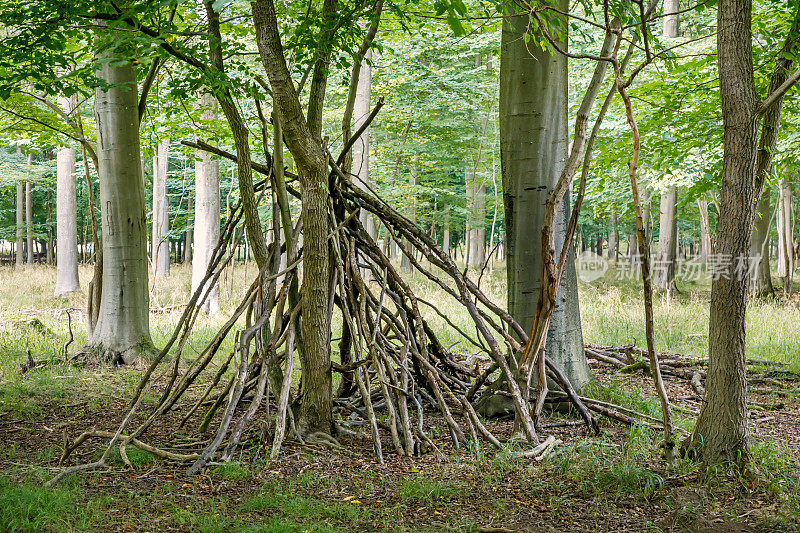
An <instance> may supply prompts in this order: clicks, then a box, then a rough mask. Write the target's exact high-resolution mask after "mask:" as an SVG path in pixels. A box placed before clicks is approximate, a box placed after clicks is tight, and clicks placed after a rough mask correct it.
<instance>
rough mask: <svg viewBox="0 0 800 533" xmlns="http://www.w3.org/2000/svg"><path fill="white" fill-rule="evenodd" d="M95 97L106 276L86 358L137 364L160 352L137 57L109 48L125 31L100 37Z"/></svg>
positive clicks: (126, 50)
mask: <svg viewBox="0 0 800 533" xmlns="http://www.w3.org/2000/svg"><path fill="white" fill-rule="evenodd" d="M101 36H102V37H101V38H102V40H101V41H100V42H101V43H105V44H106V46H101V52H100V53H98V63H99V64H98V70H97V77H98V78H99V79H100V80H102V81H103V82H105V84H107V85H106V86H105V87H98V88H97V89H96V91H95V119H96V122H97V156H98V162H99V167H98V174H99V177H100V212H101V215H102V216H101V220H102V235H103V238H102V247H103V274H102V292H101V297H100V306H99V310H98V311H99V312H98V318H97V323H96V325H95V327H94V330H93V332H92V335H91V338H90V339H89V342H88V344H87V346H86V348H85V351H86V352H87V353H91V354H95V355H96V356H98V357H100V358H101V359H104V360H108V361H111V362H115V363H125V364H131V363H134V362H136V361H137V360H138V359H139V357H140V356H147V355H148V354H151V353H152V352H153V351H154V347H153V341H152V340H151V338H150V325H149V324H150V322H149V313H150V294H149V288H148V283H147V280H148V266H147V238H146V235H147V217H146V215H145V206H144V181H143V178H142V166H141V155H140V154H141V152H140V146H139V98H138V91H137V83H136V66H135V64H134V62H133V60H134V59H135V54H134V51H133V50H132V49H131V48H130V45H127V46H126V44H125V43H124V41H123V43H122V44H118V45H117V47H116V49H113V48H112V49H109V48H108V47H107V45H108V43H109V42H113V40H114V39H122V38H124V35H123V34H122V33H121V32H118V31H114V30H112V29H109V30H106V31H104V32H102V33H101Z"/></svg>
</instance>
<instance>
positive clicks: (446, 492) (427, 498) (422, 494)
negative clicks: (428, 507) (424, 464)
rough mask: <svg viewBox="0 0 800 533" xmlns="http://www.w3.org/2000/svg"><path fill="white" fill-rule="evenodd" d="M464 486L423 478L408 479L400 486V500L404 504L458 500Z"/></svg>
mask: <svg viewBox="0 0 800 533" xmlns="http://www.w3.org/2000/svg"><path fill="white" fill-rule="evenodd" d="M462 492H463V485H462V484H461V483H456V482H452V481H437V480H431V479H426V478H423V477H412V478H406V479H404V480H403V481H402V483H401V484H400V490H399V494H400V499H401V500H403V501H404V502H415V503H428V504H435V503H442V502H448V501H450V500H454V499H456V498H458V497H459V496H460V495H461V493H462Z"/></svg>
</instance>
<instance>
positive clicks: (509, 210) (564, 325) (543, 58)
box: [500, 0, 590, 388]
mask: <svg viewBox="0 0 800 533" xmlns="http://www.w3.org/2000/svg"><path fill="white" fill-rule="evenodd" d="M558 7H559V8H560V9H562V10H563V11H566V10H567V8H568V6H567V2H566V1H564V0H560V1H559V2H558ZM528 22H529V18H528V15H527V14H524V15H520V14H516V13H512V14H511V16H510V17H507V18H505V19H504V21H503V35H502V44H501V46H502V53H501V55H500V154H501V169H502V181H503V197H504V198H503V199H504V206H505V216H506V257H507V265H508V268H507V277H508V309H509V312H510V313H511V315H512V316H513V317H514V319H515V320H517V322H519V324H520V325H521V326H522V327H523V328H524V329H525V330H530V329H531V326H532V322H533V317H534V315H535V313H536V307H537V302H538V299H539V292H540V290H541V280H542V257H541V250H542V244H541V233H540V232H541V227H542V224H543V219H544V213H545V203H546V201H547V198H548V197H549V195H550V191H551V190H552V189H553V187H554V185H555V183H556V182H557V181H558V178H559V176H560V174H561V171H562V168H563V166H564V161H565V159H566V152H567V59H566V57H565V56H563V55H561V54H559V53H557V52H553V53H549V52H547V51H543V50H542V49H541V47H539V46H528V44H527V39H526V38H525V34H526V32H527V28H528ZM563 45H564V46H563V47H564V48H566V46H565V45H566V43H563ZM569 204H570V202H569V201H568V198H565V201H563V202H562V203H561V207H560V209H559V212H558V216H557V222H556V225H555V249H556V256H558V254H559V253H560V250H561V247H562V246H563V239H564V235H565V232H566V225H567V221H568V217H569V213H570V205H569ZM566 261H567V262H566V270H565V272H564V277H563V280H562V283H561V285H560V287H559V290H558V293H557V297H556V304H555V310H554V311H553V316H552V319H551V322H550V326H549V330H548V335H547V345H546V353H547V355H548V357H550V358H551V359H552V360H553V361H554V362H556V363H557V364H558V365H559V366H561V367H562V368H563V369H564V371H565V373H566V375H567V377H568V378H569V380H570V381H571V382H572V384H573V385H574V386H575V387H576V388H580V387H582V386H583V385H584V384H585V383H586V382H587V381H588V380H589V379H590V374H589V367H588V365H587V363H586V357H585V355H584V351H583V339H582V335H581V326H580V311H579V309H578V291H577V279H576V275H575V265H574V257H573V254H572V253H570V254H569V257H568V258H567V260H566Z"/></svg>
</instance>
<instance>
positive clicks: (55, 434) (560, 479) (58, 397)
mask: <svg viewBox="0 0 800 533" xmlns="http://www.w3.org/2000/svg"><path fill="white" fill-rule="evenodd" d="M252 273H253V271H252V267H251V270H250V273H249V274H250V275H252ZM81 274H82V276H81V279H82V281H84V282H85V281H86V280H88V278H89V277H90V275H89V272H88V270H85V269H84V270H82V271H81ZM502 277H503V272H502V270H500V269H497V270H496V271H495V272H494V275H492V276H489V277H488V278H487V279H485V280H484V283H485V284H486V285H487V286H486V288H487V290H488V292H489V293H490V294H492V296H493V297H494V298H495V299H496V300H498V301H502V290H503V288H502V285H503V283H502ZM53 281H54V271H52V270H50V269H46V268H44V267H33V268H30V269H26V270H24V271H23V272H19V271H16V272H15V271H13V270H12V269H10V268H9V269H6V268H2V269H0V531H3V530H23V531H48V530H50V531H86V530H99V531H265V532H266V531H276V532H277V531H372V530H388V531H487V532H489V531H495V532H505V531H542V532H544V531H708V532H712V531H713V532H723V531H742V532H744V531H800V468H798V466H800V384H798V382H796V381H790V380H783V381H781V382H780V386H771V387H763V386H759V387H758V388H757V389H755V390H752V391H751V394H750V401H751V402H753V405H752V406H751V413H750V416H751V428H752V432H753V445H752V458H753V464H754V466H755V469H754V472H755V474H752V473H751V474H750V475H745V474H742V475H735V474H733V475H724V476H723V475H713V476H709V475H708V474H709V473H708V472H705V471H702V470H700V468H699V467H698V466H697V465H696V464H693V463H691V462H689V461H687V460H679V462H678V464H677V465H675V466H674V468H671V469H669V470H668V469H666V468H665V466H664V464H663V461H662V460H661V458H660V452H659V448H658V445H659V441H660V435H659V434H658V433H657V432H654V431H653V430H650V429H648V428H646V427H644V426H634V427H628V426H624V425H622V424H620V423H617V422H611V421H609V420H607V419H603V420H601V425H602V429H603V431H602V434H601V435H600V436H597V437H596V436H589V435H587V434H586V431H585V429H583V428H582V427H577V428H576V427H572V428H555V429H553V430H550V431H551V433H552V434H553V435H555V436H556V437H558V438H559V439H561V440H562V441H563V444H561V445H559V446H558V448H557V453H555V454H554V455H553V456H551V457H549V458H547V459H545V460H544V461H541V462H534V461H532V460H530V459H513V458H511V457H510V456H509V454H508V453H499V454H496V453H494V451H493V450H489V449H487V448H486V447H484V448H483V451H476V450H472V449H470V450H463V449H462V450H454V449H452V446H451V443H450V441H449V439H448V438H447V435H446V429H445V426H444V424H442V423H441V421H440V420H437V419H436V418H435V417H432V416H430V417H427V418H426V431H427V432H428V433H429V434H430V435H431V436H432V438H433V440H434V441H435V442H436V443H437V445H439V446H440V447H441V449H442V451H443V452H444V455H443V456H441V457H437V456H435V455H433V454H431V455H428V456H425V457H423V458H414V459H409V458H401V457H398V456H396V455H394V454H392V453H389V452H388V450H390V449H391V443H389V442H385V443H384V450H387V451H386V463H385V464H384V465H379V464H377V463H376V461H375V457H374V454H373V451H372V445H371V441H370V439H369V436H368V435H367V434H366V432H363V433H360V434H358V435H356V436H350V437H343V438H342V440H341V442H342V444H343V445H344V448H343V449H341V450H332V449H329V448H320V447H317V446H312V445H301V444H299V443H297V442H292V441H287V442H286V443H285V445H284V449H283V452H282V456H281V458H280V459H279V460H277V461H273V462H270V461H268V460H267V459H266V458H265V455H268V445H269V439H268V438H267V439H262V438H261V435H262V433H263V432H264V431H265V428H264V427H263V426H259V425H258V424H255V425H254V426H255V427H254V428H253V431H252V432H251V434H250V436H249V438H248V439H247V441H246V445H245V446H244V447H243V449H242V451H241V452H239V453H237V455H236V456H235V460H234V461H232V462H230V463H227V464H224V465H216V466H211V467H209V468H208V469H207V470H206V471H205V472H204V473H203V474H202V475H199V476H188V475H187V474H186V466H185V465H183V464H178V463H171V462H165V461H161V460H158V459H156V458H155V457H153V456H151V455H149V454H147V453H145V452H141V451H139V450H136V449H134V448H129V449H128V455H129V457H130V460H131V462H132V464H133V468H132V469H126V468H125V467H124V466H123V464H122V461H121V459H120V457H119V454H118V453H116V452H115V455H112V461H111V467H110V468H108V469H106V470H103V471H101V472H93V473H85V474H79V475H74V476H71V477H69V478H67V479H66V480H64V481H63V482H62V483H60V484H59V485H58V486H56V487H55V488H49V489H47V488H44V487H43V486H42V483H43V482H44V481H46V480H48V479H50V478H51V477H52V476H53V475H54V473H55V472H56V471H57V463H58V460H59V457H60V456H61V454H62V452H63V450H64V443H65V442H66V441H68V440H71V439H74V438H75V437H76V436H77V435H78V434H80V433H81V432H82V431H84V430H87V429H91V428H97V429H104V430H114V429H115V428H116V427H117V425H118V423H119V421H120V419H121V417H122V415H123V414H124V412H125V410H126V404H127V402H128V400H129V398H130V396H131V394H132V391H133V389H134V388H135V387H136V385H137V384H138V381H139V378H140V377H141V374H142V372H143V369H142V368H140V367H134V368H114V367H91V368H83V369H78V368H72V367H66V366H63V365H48V366H45V367H43V368H37V369H34V370H31V371H28V372H26V373H24V374H23V373H21V372H20V365H21V364H23V363H24V362H25V361H26V360H27V351H28V350H30V351H31V353H32V356H33V357H34V358H35V359H36V360H41V359H46V358H49V357H58V356H59V355H60V353H61V351H62V349H63V345H64V343H65V341H66V340H67V338H68V336H69V335H68V330H67V320H66V311H67V310H68V309H76V310H75V311H70V314H71V316H72V317H73V325H74V334H75V341H74V342H73V345H72V346H71V347H70V350H74V349H77V348H78V347H79V346H81V343H82V342H84V341H85V328H84V327H83V324H82V319H81V318H79V316H80V312H79V311H78V310H77V309H80V308H82V307H83V298H84V297H83V296H82V295H80V294H76V295H74V296H71V297H69V298H62V299H53V298H52V296H51V294H52V287H53ZM413 281H414V283H416V288H417V290H419V291H420V292H422V293H425V292H426V291H427V294H426V299H428V300H429V301H434V302H435V303H436V304H437V307H439V308H440V310H442V311H443V312H445V313H448V314H449V315H450V317H451V319H452V318H453V317H456V315H457V313H458V310H457V308H456V307H455V305H454V304H451V303H449V302H447V301H445V299H444V298H443V297H441V295H439V296H438V298H439V299H438V300H437V293H436V291H435V289H434V288H432V287H428V286H426V284H425V283H424V282H423V281H421V280H413ZM244 282H245V273H244V268H243V267H241V266H240V267H238V269H237V272H236V273H235V274H233V275H231V276H230V277H228V278H226V283H232V285H230V288H227V287H228V286H226V288H225V289H224V290H223V294H222V299H223V312H222V313H220V315H223V316H224V315H225V310H226V309H229V305H231V302H233V301H234V300H235V298H236V296H237V295H238V294H241V288H242V287H243V286H244ZM188 290H189V269H187V268H183V267H178V268H175V269H174V270H173V274H172V275H171V276H170V277H169V278H168V279H167V280H166V281H165V282H162V283H161V286H159V287H156V288H155V289H154V294H155V298H154V302H153V314H152V317H151V324H152V329H153V336H154V341H155V342H156V345H161V344H163V342H164V340H165V338H166V337H167V336H168V335H169V334H170V333H171V330H172V327H174V324H175V322H176V321H177V316H176V315H177V313H178V312H179V309H178V307H177V306H178V304H180V303H181V301H183V299H185V298H186V297H187V296H186V295H187V294H188ZM636 290H637V289H636V286H635V284H629V283H626V282H619V281H615V280H611V279H609V280H601V281H600V282H594V283H593V284H590V285H583V284H582V285H581V312H582V319H583V329H584V337H585V341H586V342H594V343H602V344H626V343H631V344H637V345H640V346H641V345H643V344H644V343H643V339H644V335H643V331H644V323H643V320H642V317H641V310H640V307H641V304H640V302H639V300H638V296H637V293H636ZM84 294H85V293H84ZM707 308H708V286H707V284H704V283H697V284H692V285H691V286H685V287H682V293H681V294H679V295H677V296H672V298H670V299H666V298H662V299H661V300H660V301H657V302H656V329H657V331H658V332H659V333H658V336H657V339H656V344H657V346H658V348H659V349H660V350H662V351H669V352H680V353H683V354H685V355H690V356H694V357H701V356H703V355H705V354H704V350H706V349H707V340H706V337H705V336H704V335H705V333H706V331H707V330H704V328H707V320H708V319H707ZM221 320H224V318H222V317H217V318H209V319H206V322H204V323H203V324H200V327H199V328H198V330H197V332H196V334H195V336H196V338H194V339H193V340H192V341H191V343H190V347H194V348H195V349H198V348H200V347H201V346H202V344H203V341H204V340H207V339H208V337H209V336H210V335H211V334H213V331H214V328H215V326H216V325H218V324H219V323H220V321H221ZM464 320H465V322H466V320H467V318H466V317H465V319H464ZM748 324H749V326H750V329H749V331H748V356H749V357H753V358H758V359H768V360H776V361H782V362H786V363H788V364H789V366H788V367H787V368H789V369H791V370H792V371H797V370H798V365H800V338H799V337H800V336H798V335H797V324H800V309H798V305H797V302H796V301H789V302H781V301H771V302H765V303H754V304H751V307H750V309H749V312H748ZM437 327H440V328H444V324H442V323H439V324H438V326H437ZM441 334H442V336H443V337H445V338H446V336H447V334H448V333H447V331H445V330H444V329H442V330H441ZM454 342H455V341H454ZM593 371H594V374H595V376H596V380H595V381H594V382H592V383H591V384H590V385H589V386H588V388H587V390H586V391H585V394H586V395H588V396H592V397H595V398H598V399H602V400H606V401H611V402H614V403H617V404H620V405H624V406H626V407H628V408H631V409H634V410H637V411H639V412H643V413H645V414H649V415H653V416H658V415H659V411H658V402H657V401H656V400H655V398H654V392H653V388H652V386H651V385H650V383H649V380H647V379H646V378H644V377H643V376H642V375H629V374H619V373H617V372H614V371H613V370H612V369H611V368H610V367H607V366H604V365H593ZM667 386H668V392H669V395H670V397H671V398H673V399H676V398H679V397H686V396H688V395H690V394H691V389H690V387H689V385H688V383H687V382H685V381H683V380H672V379H670V380H668V381H667ZM154 400H155V398H150V397H148V398H146V402H151V401H154ZM677 403H678V405H679V406H682V408H683V411H678V412H676V416H677V423H678V425H679V426H680V427H682V428H684V429H685V430H690V429H691V426H692V424H693V416H692V415H691V414H690V413H688V412H687V411H688V410H691V409H692V408H694V407H696V404H686V403H681V402H677ZM552 416H553V417H554V418H559V417H561V416H562V415H559V414H553V415H552ZM179 419H180V412H178V411H176V412H174V413H171V414H170V415H169V417H168V418H167V419H164V420H160V421H159V422H158V423H157V424H156V425H155V426H154V427H153V428H152V430H151V431H149V432H148V433H147V436H146V440H147V441H148V442H149V443H151V444H154V445H159V446H165V447H168V446H173V447H174V446H178V445H180V443H183V442H189V440H190V439H196V438H198V433H197V429H196V428H197V419H190V421H189V423H188V424H186V425H185V426H184V427H183V428H180V429H178V430H176V429H175V427H176V424H172V423H170V422H174V421H176V420H179ZM487 424H488V425H489V426H490V429H492V431H493V432H496V434H500V435H508V434H509V433H510V430H511V424H510V422H508V421H488V422H487ZM202 437H207V435H204V436H202ZM265 444H266V445H265ZM521 446H522V445H520V447H521ZM103 448H104V446H103V442H101V441H100V440H92V441H89V442H87V443H86V444H84V445H83V446H81V447H80V448H79V449H78V450H77V451H76V452H75V453H74V454H73V455H72V456H71V457H70V459H69V460H68V464H77V463H85V462H88V461H91V460H94V459H96V458H98V457H99V454H100V453H101V452H102V449H103Z"/></svg>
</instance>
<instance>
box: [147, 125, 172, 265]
mask: <svg viewBox="0 0 800 533" xmlns="http://www.w3.org/2000/svg"><path fill="white" fill-rule="evenodd" d="M168 168H169V139H165V140H162V141H161V142H160V143H158V152H157V154H156V155H155V156H154V157H153V238H152V254H153V256H152V259H151V262H152V263H153V273H154V274H155V276H156V277H157V278H159V277H165V276H168V275H169V259H170V253H169V252H170V250H169V245H170V242H169V238H168V235H169V202H168V199H167V169H168Z"/></svg>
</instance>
